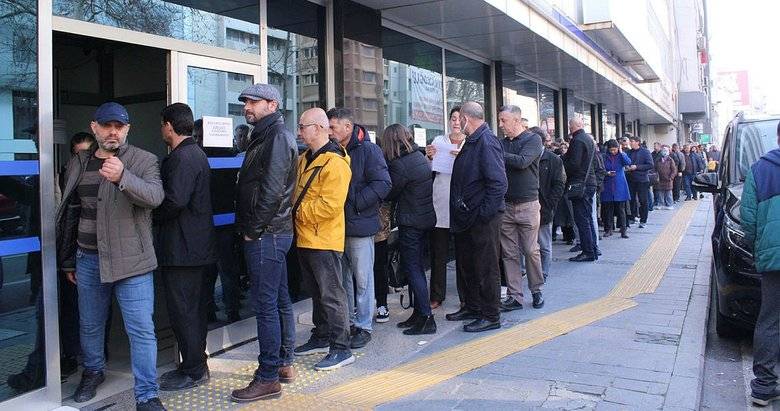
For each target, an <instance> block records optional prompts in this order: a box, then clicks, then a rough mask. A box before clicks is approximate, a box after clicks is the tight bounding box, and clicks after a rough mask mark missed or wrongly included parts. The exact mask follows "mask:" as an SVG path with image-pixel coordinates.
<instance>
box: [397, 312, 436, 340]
mask: <svg viewBox="0 0 780 411" xmlns="http://www.w3.org/2000/svg"><path fill="white" fill-rule="evenodd" d="M403 333H404V335H423V334H436V321H435V320H434V319H433V315H428V316H423V315H421V316H419V317H417V323H416V324H415V325H413V326H412V327H411V328H408V329H406V330H404V331H403Z"/></svg>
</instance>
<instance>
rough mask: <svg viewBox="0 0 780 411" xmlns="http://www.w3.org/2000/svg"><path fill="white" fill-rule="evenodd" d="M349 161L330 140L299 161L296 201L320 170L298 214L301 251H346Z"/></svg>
mask: <svg viewBox="0 0 780 411" xmlns="http://www.w3.org/2000/svg"><path fill="white" fill-rule="evenodd" d="M349 161H350V160H349V155H347V152H346V151H344V148H343V147H341V146H340V145H339V144H338V143H336V142H334V141H330V140H329V141H328V143H327V144H325V145H324V146H323V147H322V148H320V149H319V150H317V152H316V153H312V152H311V150H310V149H309V150H306V151H304V153H303V154H302V155H301V156H300V157H299V158H298V177H297V183H296V184H295V196H294V197H293V198H294V201H295V199H297V198H298V197H299V196H300V195H301V192H302V191H303V187H304V186H305V185H306V182H307V181H309V177H310V176H311V175H312V173H313V172H314V171H315V170H316V169H319V170H320V171H319V172H318V173H317V175H316V176H315V177H314V180H312V183H311V185H310V186H309V189H308V190H307V191H306V193H305V194H304V196H303V199H302V200H301V205H300V207H299V208H298V210H297V212H296V213H295V233H296V243H295V244H296V246H297V247H298V248H308V249H312V250H330V251H338V252H343V251H344V241H345V239H346V235H345V228H344V204H345V203H346V200H347V192H348V191H349V181H350V179H351V178H352V171H351V170H350V168H349ZM293 204H294V203H293Z"/></svg>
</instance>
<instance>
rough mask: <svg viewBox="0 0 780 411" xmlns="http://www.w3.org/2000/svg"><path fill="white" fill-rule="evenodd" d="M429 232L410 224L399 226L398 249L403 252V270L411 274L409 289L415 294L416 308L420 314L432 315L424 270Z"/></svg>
mask: <svg viewBox="0 0 780 411" xmlns="http://www.w3.org/2000/svg"><path fill="white" fill-rule="evenodd" d="M426 239H427V233H426V231H425V230H420V229H418V228H414V227H409V226H399V227H398V241H399V243H398V247H399V248H398V250H399V251H400V254H401V270H402V271H403V272H405V273H406V275H408V276H409V291H410V292H411V293H412V294H413V295H414V310H415V311H417V313H418V314H420V315H424V316H429V315H431V301H430V300H429V298H428V281H427V279H426V278H425V271H424V270H423V260H422V259H423V248H424V247H425V240H426Z"/></svg>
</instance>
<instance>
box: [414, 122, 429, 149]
mask: <svg viewBox="0 0 780 411" xmlns="http://www.w3.org/2000/svg"><path fill="white" fill-rule="evenodd" d="M414 144H417V147H425V146H426V145H427V144H428V135H427V133H426V132H425V129H424V128H420V127H415V128H414Z"/></svg>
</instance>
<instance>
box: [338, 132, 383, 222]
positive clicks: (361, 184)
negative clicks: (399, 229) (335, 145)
mask: <svg viewBox="0 0 780 411" xmlns="http://www.w3.org/2000/svg"><path fill="white" fill-rule="evenodd" d="M345 148H346V150H347V154H349V167H350V168H351V169H352V180H351V181H350V183H349V195H347V204H346V206H345V207H344V215H345V218H346V224H347V228H346V230H347V236H350V237H368V236H372V235H374V234H376V233H377V232H378V231H379V229H380V227H381V225H380V222H379V206H380V204H381V203H382V200H383V199H384V198H385V197H386V196H387V193H389V192H390V174H389V173H388V171H387V163H386V162H385V158H384V156H383V155H382V149H380V148H379V146H378V145H376V144H374V143H372V142H371V141H370V140H369V137H368V132H367V131H366V129H364V128H363V127H362V126H359V125H357V124H355V127H354V128H353V130H352V137H351V138H350V140H349V143H347V146H346V147H345Z"/></svg>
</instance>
